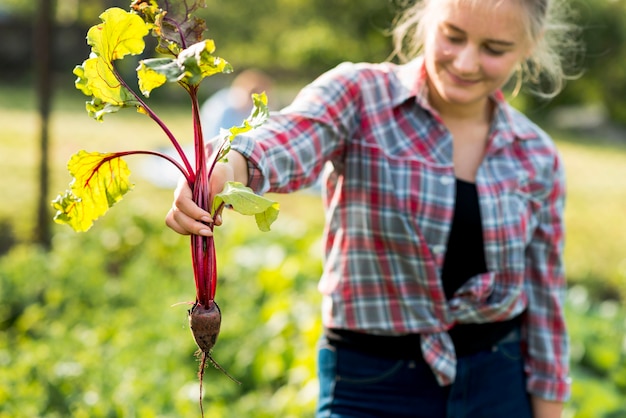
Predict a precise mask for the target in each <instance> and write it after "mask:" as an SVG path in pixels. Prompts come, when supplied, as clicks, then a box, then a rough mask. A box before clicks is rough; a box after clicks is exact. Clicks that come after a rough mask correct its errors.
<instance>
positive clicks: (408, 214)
mask: <svg viewBox="0 0 626 418" xmlns="http://www.w3.org/2000/svg"><path fill="white" fill-rule="evenodd" d="M557 6H559V5H558V4H553V2H552V1H551V0H424V1H421V2H418V3H417V4H415V5H414V6H411V7H409V8H407V9H406V11H405V12H404V14H403V15H402V16H401V17H400V18H399V19H398V21H397V26H396V29H395V31H394V33H393V36H394V39H395V42H396V51H395V52H396V55H397V56H399V57H400V58H402V59H404V61H405V63H403V64H394V63H390V62H385V63H379V64H369V63H360V64H353V63H344V64H342V65H340V66H338V67H337V68H335V69H333V70H331V71H329V72H328V73H326V74H324V75H322V76H321V77H319V78H318V79H317V80H315V81H314V82H313V83H311V84H310V85H309V86H307V87H306V88H304V89H303V90H302V91H301V92H300V94H299V95H298V96H297V97H296V99H295V100H294V101H293V103H292V104H291V105H290V106H288V107H287V108H285V109H283V110H282V111H280V112H278V113H276V114H274V115H273V116H272V118H271V120H270V121H269V122H268V123H267V124H266V125H264V126H263V127H262V128H261V129H258V130H256V131H254V132H253V133H251V134H249V135H245V136H244V135H242V136H239V137H238V138H236V139H235V141H234V142H233V145H232V149H233V151H232V152H231V155H230V156H229V158H228V163H224V164H220V165H219V166H220V168H219V170H220V171H219V175H217V176H214V178H213V179H212V189H213V190H214V191H220V190H221V189H222V187H223V184H224V181H226V180H235V181H240V182H242V183H244V184H247V185H248V186H250V187H252V188H253V189H254V190H255V191H257V192H258V193H265V192H269V191H271V192H278V193H289V192H292V191H295V190H298V189H301V188H303V187H306V186H308V185H310V184H312V183H313V182H315V181H316V179H317V178H318V176H319V175H320V173H322V172H323V167H324V166H325V164H326V163H330V166H331V167H332V169H331V170H325V171H324V174H323V179H324V181H323V201H324V206H325V210H326V219H327V225H326V228H325V231H324V243H325V246H324V271H323V275H322V277H321V279H320V282H319V290H320V292H321V293H322V295H323V304H322V317H323V324H324V337H323V338H322V340H321V342H320V346H319V358H318V366H319V381H320V397H319V404H318V411H317V417H336V418H339V417H341V418H344V417H437V418H440V417H480V418H485V417H494V418H502V417H516V418H518V417H519V418H523V417H534V418H549V417H559V416H560V414H561V410H562V405H563V402H564V401H566V400H567V398H568V396H569V390H570V381H569V369H568V350H569V347H568V336H567V333H566V325H565V320H564V316H563V296H564V291H565V282H564V275H563V266H562V249H563V200H564V177H563V167H562V162H561V160H560V158H559V155H558V153H557V150H556V148H555V145H554V144H553V142H552V140H551V139H550V137H549V136H548V135H547V134H546V133H545V132H544V131H543V130H541V129H540V128H539V127H537V126H536V125H535V124H534V123H532V122H531V121H530V120H529V119H528V118H526V117H525V116H524V115H522V114H521V113H519V112H518V111H516V110H515V109H513V108H512V107H511V106H510V105H509V104H508V103H507V101H506V99H505V96H504V94H503V93H502V89H503V87H504V86H505V85H506V84H507V83H509V82H510V84H512V85H517V87H520V86H521V85H523V83H527V82H529V83H530V84H529V86H532V85H533V84H532V82H536V84H539V85H541V86H543V87H545V86H548V91H543V92H540V94H543V95H546V96H553V95H555V94H557V93H558V91H559V89H560V88H561V86H562V81H563V79H564V74H563V70H562V68H561V65H560V63H561V61H560V59H559V56H558V54H557V52H563V51H565V49H564V48H563V47H562V46H563V44H559V43H558V42H559V41H564V40H565V41H566V40H567V39H569V38H568V34H567V33H566V31H567V30H568V26H567V25H565V24H563V23H562V22H559V21H557V20H555V16H556V15H555V14H554V13H555V12H556V11H557ZM207 221H212V219H211V218H210V216H209V214H208V213H206V212H204V211H202V210H201V209H200V208H198V207H197V206H196V205H195V204H194V203H193V201H192V200H191V192H190V190H189V188H188V187H187V186H186V185H185V184H184V182H183V183H181V186H180V187H179V188H178V189H177V191H176V193H175V201H174V206H173V209H172V210H171V211H170V212H169V213H168V215H167V218H166V222H167V224H168V225H169V226H170V227H171V228H172V229H173V230H175V231H177V232H178V233H182V234H201V235H209V234H211V232H210V231H209V230H208V229H207V228H206V227H205V225H204V224H203V222H207ZM216 221H217V223H218V224H219V223H220V222H221V220H220V219H217V220H216Z"/></svg>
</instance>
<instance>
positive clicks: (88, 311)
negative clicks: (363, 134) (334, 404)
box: [0, 86, 626, 418]
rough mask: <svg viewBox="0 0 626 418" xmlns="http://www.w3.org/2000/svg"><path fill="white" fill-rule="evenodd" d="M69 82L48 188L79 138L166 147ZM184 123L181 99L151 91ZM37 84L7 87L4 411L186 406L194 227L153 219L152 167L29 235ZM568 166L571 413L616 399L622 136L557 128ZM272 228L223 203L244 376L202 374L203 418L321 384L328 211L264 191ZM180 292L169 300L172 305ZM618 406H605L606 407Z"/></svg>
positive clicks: (0, 164)
mask: <svg viewBox="0 0 626 418" xmlns="http://www.w3.org/2000/svg"><path fill="white" fill-rule="evenodd" d="M82 103H83V99H82V97H81V96H80V94H78V93H74V92H70V93H64V94H61V95H59V97H57V98H56V101H55V106H54V109H55V111H54V113H53V115H52V119H51V131H50V137H51V173H50V190H51V193H50V194H51V196H50V199H51V198H52V197H54V196H56V194H57V193H59V192H61V191H63V190H65V189H66V188H67V184H68V182H69V180H70V179H69V175H68V174H67V173H66V170H65V164H66V162H67V159H68V158H69V156H70V155H71V154H72V153H74V152H76V151H77V150H79V149H87V150H90V151H102V152H104V151H110V150H120V149H131V148H154V147H161V146H166V145H167V142H166V138H165V137H164V135H163V134H162V133H161V132H160V131H159V130H158V128H157V127H156V125H154V124H153V123H151V121H150V120H149V119H147V118H146V117H143V116H142V115H138V114H134V112H132V111H126V112H122V113H120V114H116V115H110V116H108V117H106V118H105V122H104V123H101V124H99V123H97V122H95V121H93V120H91V119H90V118H89V117H88V116H87V115H86V114H85V112H84V109H83V106H82ZM156 108H157V111H158V112H159V113H160V114H161V115H163V118H164V119H165V121H166V123H168V125H169V126H171V127H172V128H173V131H174V132H175V133H176V134H177V135H180V136H181V137H185V136H187V137H190V131H188V129H189V128H188V126H187V125H188V120H187V119H186V114H185V113H184V112H183V111H182V110H181V109H180V108H178V107H174V106H167V105H161V106H156ZM33 109H34V97H33V95H32V94H31V93H30V92H29V91H27V90H24V89H20V88H12V87H7V86H4V87H0V126H1V127H2V129H1V130H0V195H1V196H2V197H3V202H4V204H3V205H1V206H0V227H1V228H2V230H0V240H2V241H3V242H14V243H16V244H15V245H14V246H13V248H12V249H11V251H10V252H8V253H7V254H5V255H3V256H1V257H0V418H4V417H22V416H23V417H35V416H41V417H65V416H73V417H135V416H138V417H195V416H198V415H199V410H198V406H197V384H196V380H195V371H196V367H197V363H196V361H195V360H194V357H193V351H194V349H195V348H194V344H193V340H192V338H191V335H190V333H189V331H188V329H187V326H186V309H187V307H186V305H182V306H181V305H176V304H177V303H180V302H187V301H189V300H190V299H192V298H193V294H194V293H193V292H194V289H193V278H192V275H191V265H190V263H189V257H190V256H189V249H188V242H187V239H186V238H185V237H179V236H177V235H176V234H174V233H173V232H171V231H169V230H168V229H167V228H166V227H165V226H164V225H163V218H164V215H165V213H166V212H167V209H168V208H169V206H170V205H171V196H172V190H171V188H170V187H158V186H157V185H154V184H152V183H151V182H149V181H147V180H146V178H145V177H146V176H148V175H149V173H148V172H147V171H149V170H150V167H152V166H150V165H149V164H148V161H147V160H146V159H145V158H143V157H142V158H136V159H129V164H130V168H131V170H134V172H135V173H136V174H134V175H133V177H132V179H133V180H134V182H135V183H136V189H135V190H134V191H133V192H132V193H130V194H129V195H128V196H127V197H126V198H125V199H124V201H122V202H120V203H119V204H118V205H117V206H116V207H115V208H113V209H112V211H111V213H110V215H107V217H106V218H104V219H103V220H101V221H98V223H97V224H96V226H94V228H93V230H92V231H90V232H89V233H87V234H75V233H73V232H71V231H70V230H69V228H67V227H63V226H59V225H56V224H55V225H54V226H52V231H53V233H54V238H53V249H52V251H51V252H49V253H44V252H42V251H40V250H39V249H37V248H36V247H35V246H33V245H30V244H28V241H29V239H30V237H31V236H32V235H33V228H34V227H35V202H36V195H37V176H38V173H37V164H38V158H39V155H38V132H39V120H38V118H37V114H36V113H35V112H34V111H33ZM555 138H556V140H557V143H558V146H559V149H560V150H561V153H562V155H563V158H564V161H565V164H566V170H567V173H568V178H567V180H568V204H567V210H566V223H567V225H566V226H567V245H566V254H565V256H566V265H567V272H568V279H569V282H570V286H571V288H570V291H569V294H568V320H569V323H570V329H571V334H572V342H573V344H572V345H573V353H572V354H573V356H572V357H573V358H572V366H573V370H574V396H573V399H572V401H571V402H570V404H569V405H568V411H567V414H568V417H577V418H586V417H589V418H591V417H593V418H596V417H610V416H623V415H619V414H626V410H624V405H623V399H624V397H626V354H625V353H626V337H625V335H626V309H625V308H624V307H623V306H624V300H626V299H625V298H626V253H625V251H624V249H625V248H626V219H625V218H624V213H625V212H624V209H625V206H626V146H624V145H619V144H609V143H607V142H606V141H603V140H602V138H575V137H573V136H571V135H565V134H561V133H555ZM274 197H275V198H276V199H277V200H279V202H280V203H281V215H280V217H279V220H278V221H277V223H276V225H275V227H274V228H273V231H272V232H270V233H265V234H263V233H260V232H256V230H255V227H254V225H253V221H252V220H250V219H246V218H243V217H240V216H237V215H235V214H230V213H229V214H227V215H226V216H225V225H224V226H223V227H222V228H220V231H219V233H218V244H217V245H218V251H219V254H218V260H219V261H218V262H219V265H218V268H219V269H220V280H221V282H220V286H219V287H218V301H219V302H220V306H221V307H222V311H223V313H224V325H223V332H222V334H221V336H220V340H219V341H218V344H217V346H216V349H215V351H214V355H215V357H216V359H217V360H218V361H219V362H220V363H221V364H222V365H223V366H224V367H225V368H226V369H227V370H228V371H229V372H230V373H231V374H233V375H234V376H235V377H237V378H239V379H240V380H242V381H243V385H242V386H236V385H234V384H232V383H231V382H230V381H229V380H228V379H227V378H225V377H224V376H222V375H220V374H219V372H217V371H215V370H209V371H208V372H207V374H206V375H205V389H206V396H205V400H204V402H205V409H206V410H207V411H208V413H209V414H210V416H212V417H242V416H246V417H247V416H250V417H278V416H280V417H306V416H311V415H312V412H311V411H312V408H313V406H314V402H315V396H316V391H317V387H316V380H315V374H314V355H315V342H316V339H317V337H318V335H319V319H318V303H319V297H318V295H317V292H316V279H317V276H318V275H319V272H320V254H319V238H320V234H321V228H322V222H323V215H322V212H321V204H320V202H319V199H318V198H317V197H316V196H315V195H313V194H310V193H306V192H305V193H298V194H295V195H291V196H274ZM173 305H175V306H173ZM611 414H613V415H611Z"/></svg>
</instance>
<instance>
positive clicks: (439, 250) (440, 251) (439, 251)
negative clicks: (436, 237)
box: [432, 245, 446, 255]
mask: <svg viewBox="0 0 626 418" xmlns="http://www.w3.org/2000/svg"><path fill="white" fill-rule="evenodd" d="M432 250H433V254H436V255H441V254H443V253H444V252H445V251H446V247H445V246H444V245H433V248H432Z"/></svg>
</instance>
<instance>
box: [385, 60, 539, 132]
mask: <svg viewBox="0 0 626 418" xmlns="http://www.w3.org/2000/svg"><path fill="white" fill-rule="evenodd" d="M397 77H398V86H397V91H396V94H395V95H394V96H395V101H394V105H395V106H399V105H400V104H402V103H404V102H405V101H407V100H409V99H411V98H414V99H415V101H416V102H417V104H418V105H419V106H420V107H422V108H424V109H426V110H427V111H429V112H430V113H431V114H433V115H437V111H436V110H434V109H433V108H432V106H431V105H430V103H429V101H428V84H427V82H426V80H427V77H426V66H425V65H424V58H423V57H422V56H419V57H417V58H415V59H413V60H412V61H409V62H408V63H406V64H403V65H400V66H399V68H398V73H397ZM491 99H492V100H493V102H494V103H495V108H494V118H493V122H492V129H494V130H495V131H496V132H497V133H498V135H497V136H498V137H499V139H500V140H502V141H504V142H505V143H510V142H513V141H514V140H515V139H520V140H525V139H533V138H536V137H537V132H536V130H535V129H534V128H533V127H532V126H531V124H528V123H527V122H526V121H527V119H526V118H523V117H520V114H519V112H518V111H516V110H515V109H513V108H512V107H511V106H510V104H509V103H508V102H507V100H506V98H505V96H504V93H503V92H502V91H501V90H498V91H496V92H495V93H494V94H493V95H492V96H491Z"/></svg>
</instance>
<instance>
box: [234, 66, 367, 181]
mask: <svg viewBox="0 0 626 418" xmlns="http://www.w3.org/2000/svg"><path fill="white" fill-rule="evenodd" d="M358 77H359V75H358V72H357V71H355V65H354V64H349V63H344V64H342V65H340V66H338V67H337V68H335V69H333V70H331V71H329V72H327V73H326V74H324V75H322V76H320V77H319V78H318V79H317V80H315V81H314V82H313V83H311V84H310V85H308V86H306V87H305V88H304V89H302V90H301V91H300V93H299V94H298V95H297V97H296V98H295V99H294V101H293V103H292V104H291V105H289V106H288V107H286V108H285V109H283V110H281V111H280V112H276V113H273V114H272V115H271V117H270V119H269V120H268V121H267V122H266V123H265V124H264V125H263V126H261V127H259V128H257V129H255V130H254V131H251V132H249V133H246V134H242V135H239V136H237V137H236V138H235V139H234V140H233V142H232V145H231V149H233V150H235V151H238V152H240V153H242V154H243V155H244V156H245V157H246V158H247V159H248V161H249V183H250V184H249V185H250V187H251V188H253V190H255V191H256V192H258V193H265V192H268V191H270V192H276V193H288V192H292V191H295V190H298V189H301V188H304V187H307V186H310V185H312V184H313V183H315V182H316V181H317V179H318V178H319V175H320V173H321V172H322V170H323V168H324V164H325V163H326V162H327V161H331V162H334V161H335V160H340V159H341V158H342V156H343V152H344V147H345V143H346V139H347V138H349V137H350V136H351V134H352V132H353V131H354V130H355V129H357V127H358V120H359V111H358V109H359V106H360V97H361V96H360V89H359V83H358V81H357V78H358Z"/></svg>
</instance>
